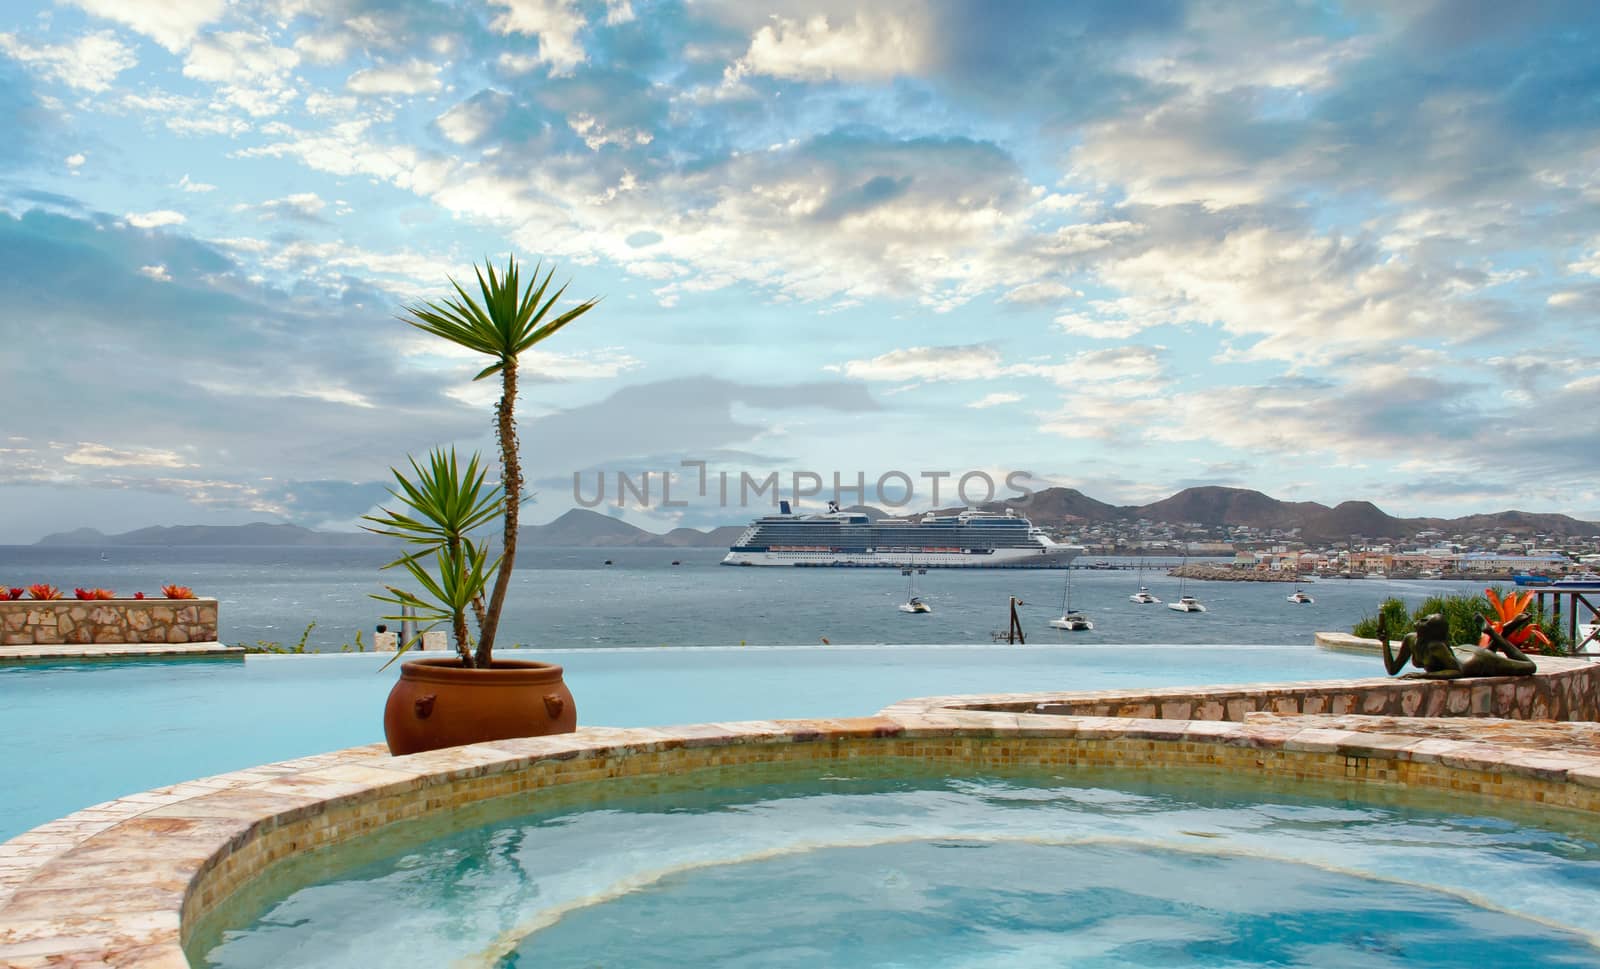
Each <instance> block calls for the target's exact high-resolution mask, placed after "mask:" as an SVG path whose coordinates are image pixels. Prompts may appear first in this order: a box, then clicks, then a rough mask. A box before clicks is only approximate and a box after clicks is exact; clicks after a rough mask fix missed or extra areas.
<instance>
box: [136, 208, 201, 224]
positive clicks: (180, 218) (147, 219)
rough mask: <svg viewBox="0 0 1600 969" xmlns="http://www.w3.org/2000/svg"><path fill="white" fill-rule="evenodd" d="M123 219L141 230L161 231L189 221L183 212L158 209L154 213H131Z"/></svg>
mask: <svg viewBox="0 0 1600 969" xmlns="http://www.w3.org/2000/svg"><path fill="white" fill-rule="evenodd" d="M123 218H125V219H127V220H128V224H129V225H131V226H134V227H135V228H139V229H159V228H161V227H162V226H168V225H183V224H184V223H185V222H187V221H189V220H188V219H187V218H185V217H184V215H183V213H182V212H174V211H172V210H171V209H157V210H155V211H154V212H129V213H128V214H127V215H125V216H123Z"/></svg>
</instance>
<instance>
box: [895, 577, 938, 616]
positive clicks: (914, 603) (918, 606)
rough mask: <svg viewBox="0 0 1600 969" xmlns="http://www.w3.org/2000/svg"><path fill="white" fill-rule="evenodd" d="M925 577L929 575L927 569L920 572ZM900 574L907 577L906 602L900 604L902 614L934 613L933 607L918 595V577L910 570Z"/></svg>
mask: <svg viewBox="0 0 1600 969" xmlns="http://www.w3.org/2000/svg"><path fill="white" fill-rule="evenodd" d="M920 571H921V572H922V574H923V575H927V574H928V570H927V569H921V570H920ZM900 574H901V575H903V576H905V577H906V601H905V602H902V603H900V611H901V612H909V613H926V612H932V611H933V607H932V606H930V605H928V604H927V603H926V602H923V601H922V596H920V595H918V594H917V577H916V576H915V575H913V574H912V572H911V570H910V569H901V570H900Z"/></svg>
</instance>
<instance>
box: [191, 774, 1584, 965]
mask: <svg viewBox="0 0 1600 969" xmlns="http://www.w3.org/2000/svg"><path fill="white" fill-rule="evenodd" d="M908 769H914V768H908V767H906V766H903V765H901V766H893V765H882V764H873V763H872V762H870V761H852V762H850V763H849V764H848V765H836V766H834V767H833V768H831V769H830V770H831V772H821V771H820V770H819V772H816V773H813V774H811V775H809V776H797V775H795V774H793V773H792V769H791V773H790V774H789V775H788V776H789V778H790V779H788V780H774V779H771V778H770V777H769V778H767V779H761V778H752V776H750V774H749V772H745V773H743V774H741V773H738V772H731V773H723V774H720V775H712V776H710V777H709V779H708V778H705V777H702V778H700V779H698V780H696V779H684V778H679V779H676V780H674V781H669V782H668V783H669V784H676V785H677V789H675V790H674V789H667V790H661V789H657V790H654V791H651V792H639V791H634V792H631V793H630V792H622V789H621V788H620V787H593V788H590V789H589V790H590V796H592V797H596V798H598V799H597V800H594V801H590V802H588V803H583V802H582V801H581V800H579V801H577V802H569V803H568V804H566V805H565V806H553V807H550V808H548V809H547V810H545V811H543V812H541V813H537V814H527V815H523V816H520V817H513V818H509V819H497V820H489V821H488V822H487V823H482V824H478V825H477V826H473V827H470V828H467V829H465V830H461V831H458V832H455V833H449V834H438V833H437V832H429V831H427V830H424V829H422V828H420V826H419V827H417V828H416V829H414V830H407V829H399V830H398V831H391V832H388V833H386V834H381V835H379V836H377V837H376V838H372V839H366V841H364V842H358V843H357V844H356V845H353V846H347V847H345V848H340V849H337V850H335V851H331V852H324V853H321V854H320V855H318V856H313V857H312V858H311V859H308V860H306V861H305V862H302V863H300V867H299V868H298V869H296V870H292V871H286V872H285V873H282V874H280V875H279V876H277V878H276V881H274V882H273V883H272V884H267V885H260V886H256V888H255V889H254V890H247V893H248V894H247V895H246V896H242V897H240V898H239V899H238V900H237V901H236V902H234V903H232V904H230V906H229V907H228V908H227V909H226V910H224V911H222V912H219V913H216V915H215V916H214V917H213V918H212V919H211V920H210V922H209V924H206V925H204V926H203V927H202V929H201V931H199V932H198V933H197V934H196V936H195V938H194V939H193V941H192V943H191V946H190V959H191V962H192V963H193V964H194V965H196V966H209V967H216V969H255V967H267V966H283V965H294V966H303V967H328V969H334V967H355V966H372V965H384V966H460V967H483V969H512V967H518V969H527V967H533V966H563V967H567V966H605V967H608V969H614V967H667V966H761V967H790V966H792V967H796V969H799V967H806V969H810V967H813V966H819V965H821V966H840V967H847V969H848V967H869V966H870V967H900V966H904V967H990V966H993V967H1001V966H1006V967H1030V966H1062V965H1071V966H1083V967H1122V966H1262V965H1271V966H1306V967H1313V966H1314V967H1327V966H1361V967H1385V966H1406V967H1408V969H1430V967H1457V966H1459V967H1463V969H1465V967H1468V966H1471V967H1492V966H1513V965H1514V966H1518V967H1535V969H1536V967H1546V966H1551V967H1553V966H1564V967H1571V966H1600V948H1597V947H1596V942H1597V940H1596V930H1597V928H1600V924H1597V923H1600V917H1597V916H1596V915H1595V914H1594V913H1596V912H1600V841H1597V832H1596V831H1594V830H1591V829H1590V828H1589V827H1586V825H1587V824H1588V823H1589V822H1584V821H1574V820H1572V819H1571V818H1570V817H1569V818H1567V819H1565V820H1564V821H1561V822H1560V823H1559V824H1558V823H1554V822H1551V826H1549V827H1545V826H1534V825H1532V824H1528V823H1519V822H1517V821H1512V820H1505V819H1502V818H1496V817H1487V816H1483V815H1479V814H1474V813H1465V812H1463V811H1462V809H1461V806H1460V805H1461V803H1462V802H1457V803H1456V806H1455V807H1454V808H1452V807H1451V806H1450V804H1449V802H1442V801H1438V800H1428V799H1426V798H1424V797H1423V796H1421V795H1406V794H1393V793H1391V794H1389V795H1386V796H1389V797H1391V798H1395V797H1404V798H1406V800H1404V801H1399V802H1390V803H1383V802H1378V801H1367V800H1359V799H1353V798H1352V797H1351V791H1349V790H1340V789H1335V788H1328V787H1322V788H1312V787H1306V786H1299V787H1292V788H1283V787H1280V788H1270V787H1267V786H1265V785H1262V784H1259V783H1252V782H1250V781H1247V780H1242V779H1239V778H1219V777H1217V776H1215V775H1204V774H1193V773H1188V774H1186V773H1163V774H1162V775H1161V776H1160V777H1159V778H1154V777H1151V776H1148V775H1145V776H1141V775H1137V774H1134V773H1133V772H1121V773H1118V772H1088V771H1085V772H1081V773H1072V774H1067V775H1054V776H1053V775H1048V774H1043V773H1013V774H1006V775H991V776H985V777H972V778H961V779H955V778H943V777H936V776H929V775H926V774H924V775H917V774H907V773H906V771H907V770H908ZM846 772H848V773H846ZM769 773H770V771H769ZM695 784H700V785H703V786H700V787H698V788H696V787H693V786H692V785H695ZM619 792H620V793H619ZM572 796H573V797H577V795H572ZM1474 803H1475V804H1481V802H1474ZM385 839H388V840H387V841H386V840H385Z"/></svg>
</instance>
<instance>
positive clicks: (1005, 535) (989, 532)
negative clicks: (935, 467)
mask: <svg viewBox="0 0 1600 969" xmlns="http://www.w3.org/2000/svg"><path fill="white" fill-rule="evenodd" d="M1081 554H1083V548H1082V547H1081V546H1078V545H1063V544H1061V543H1059V542H1054V541H1051V540H1050V537H1049V536H1048V535H1046V534H1045V533H1044V530H1043V529H1041V528H1038V527H1036V526H1035V525H1034V524H1033V523H1032V522H1030V521H1028V519H1026V518H1024V517H1022V516H1021V515H1018V514H1016V512H1014V511H1012V510H1011V509H1007V510H1006V511H1005V512H1004V513H1003V514H996V513H992V512H982V511H979V510H977V509H976V508H968V509H967V510H966V511H963V512H960V513H958V514H953V515H948V514H947V515H936V514H928V515H922V516H920V517H916V518H884V519H880V520H878V521H876V522H874V521H873V520H872V519H870V518H868V517H867V516H866V515H864V514H862V513H860V512H848V511H840V510H839V506H838V505H837V504H836V503H834V502H831V501H830V502H828V510H827V512H825V513H823V514H820V515H797V514H794V513H793V511H791V509H790V506H789V503H788V502H787V501H784V502H780V503H779V512H778V514H776V515H768V516H766V517H765V518H758V519H756V520H755V521H754V522H753V523H751V525H750V527H749V528H746V529H745V530H744V533H743V534H742V535H740V536H739V540H738V541H737V542H736V543H734V545H733V546H732V547H731V548H729V549H728V554H727V555H726V556H725V557H724V558H723V560H722V564H723V565H818V566H887V567H899V568H991V569H998V568H1027V567H1038V568H1049V567H1051V566H1061V565H1066V564H1067V563H1069V562H1071V561H1072V560H1073V559H1074V558H1077V557H1078V556H1079V555H1081Z"/></svg>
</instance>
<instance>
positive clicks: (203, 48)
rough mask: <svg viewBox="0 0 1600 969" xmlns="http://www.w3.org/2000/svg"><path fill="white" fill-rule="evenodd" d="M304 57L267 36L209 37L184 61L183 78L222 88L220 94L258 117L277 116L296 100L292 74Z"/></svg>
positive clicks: (228, 34)
mask: <svg viewBox="0 0 1600 969" xmlns="http://www.w3.org/2000/svg"><path fill="white" fill-rule="evenodd" d="M299 63H300V55H299V54H297V53H295V52H294V51H293V50H290V49H289V48H287V47H277V46H275V45H274V44H273V43H272V40H271V38H269V37H268V36H266V35H265V34H258V33H250V32H248V31H242V30H236V31H226V32H220V33H213V34H207V35H205V36H204V37H202V38H200V39H199V40H197V41H195V43H194V46H193V47H192V48H191V49H190V50H189V55H188V57H187V58H186V59H185V60H184V64H183V76H184V77H189V78H193V79H195V80H197V81H206V82H208V83H211V84H216V85H219V90H218V95H219V96H220V97H221V98H222V99H223V101H224V102H225V103H227V104H232V105H234V106H236V107H238V108H240V109H242V110H244V111H246V112H248V113H249V114H251V115H254V116H256V117H266V116H268V115H272V114H276V113H277V112H278V111H279V110H281V109H282V108H283V106H284V105H285V104H287V103H288V102H289V101H290V100H291V99H293V97H294V90H293V89H292V87H291V86H290V84H289V72H290V71H292V70H294V68H295V66H296V65H298V64H299Z"/></svg>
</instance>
